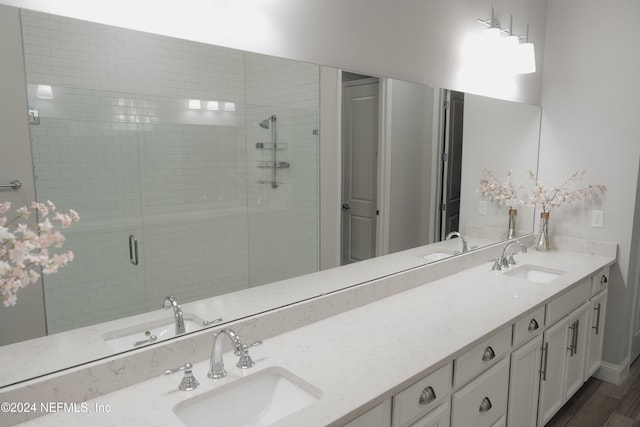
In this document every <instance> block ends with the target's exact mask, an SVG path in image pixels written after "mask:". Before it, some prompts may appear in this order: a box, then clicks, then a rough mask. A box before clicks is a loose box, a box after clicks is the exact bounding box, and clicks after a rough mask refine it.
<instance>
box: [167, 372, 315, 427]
mask: <svg viewBox="0 0 640 427" xmlns="http://www.w3.org/2000/svg"><path fill="white" fill-rule="evenodd" d="M321 394H322V393H321V392H320V391H319V390H317V389H316V388H315V387H313V386H312V385H310V384H308V383H306V382H305V381H303V380H302V379H300V378H298V377H296V376H295V375H293V374H292V373H291V372H289V371H287V370H286V369H283V368H267V369H265V370H264V371H261V372H257V373H255V374H252V375H249V376H247V377H244V378H240V379H238V380H236V381H234V382H232V383H230V384H228V385H225V386H223V387H221V388H219V389H215V390H211V391H210V392H207V393H205V394H202V395H200V396H196V397H192V398H190V399H187V400H184V401H182V402H180V403H178V404H177V405H175V406H174V407H173V412H174V413H175V414H176V415H177V416H178V418H180V420H181V421H182V422H183V423H184V424H185V426H187V427H200V426H203V427H204V426H212V425H216V426H225V427H250V426H255V427H259V426H260V427H262V426H269V425H271V424H273V423H275V422H277V421H279V420H282V419H283V418H285V417H287V416H289V415H291V414H293V413H295V412H298V411H299V410H301V409H303V408H305V407H307V406H309V405H311V404H312V403H314V402H315V401H317V400H318V399H319V398H320V396H321Z"/></svg>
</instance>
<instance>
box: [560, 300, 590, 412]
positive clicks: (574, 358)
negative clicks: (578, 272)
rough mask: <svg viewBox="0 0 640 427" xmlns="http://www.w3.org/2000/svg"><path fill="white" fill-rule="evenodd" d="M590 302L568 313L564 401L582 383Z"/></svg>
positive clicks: (585, 359)
mask: <svg viewBox="0 0 640 427" xmlns="http://www.w3.org/2000/svg"><path fill="white" fill-rule="evenodd" d="M590 310H591V303H589V302H585V303H584V304H582V305H581V306H580V307H579V308H577V309H576V310H575V311H573V312H572V313H571V315H570V318H571V320H570V324H569V334H568V336H567V339H568V341H567V353H568V354H567V359H566V377H565V378H566V384H565V387H564V390H565V392H564V402H566V401H567V400H569V398H570V397H571V396H573V394H574V393H575V392H576V391H578V389H579V388H580V387H582V384H584V380H585V377H584V367H585V363H586V362H587V340H588V338H589V329H590V324H589V319H590V316H589V314H590V313H589V311H590Z"/></svg>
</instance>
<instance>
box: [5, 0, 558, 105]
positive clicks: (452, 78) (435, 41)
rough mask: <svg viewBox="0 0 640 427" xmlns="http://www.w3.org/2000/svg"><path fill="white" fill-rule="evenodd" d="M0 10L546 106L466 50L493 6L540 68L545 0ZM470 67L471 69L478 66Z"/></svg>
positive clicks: (528, 87)
mask: <svg viewBox="0 0 640 427" xmlns="http://www.w3.org/2000/svg"><path fill="white" fill-rule="evenodd" d="M0 3H5V4H10V5H14V6H19V7H25V8H31V9H35V10H40V11H46V12H50V13H56V14H60V15H65V16H71V17H76V18H80V19H86V20H89V21H95V22H101V23H106V24H112V25H117V26H123V27H126V28H133V29H138V30H142V31H149V32H154V33H158V34H164V35H170V36H175V37H180V38H185V39H188V40H195V41H201V42H205V43H212V44H217V45H221V46H227V47H233V48H238V49H243V50H248V51H254V52H259V53H266V54H271V55H275V56H281V57H285V58H290V59H298V60H303V61H309V62H313V63H318V64H322V65H329V66H334V67H338V68H343V69H346V70H351V71H357V72H361V73H364V74H370V75H378V76H384V77H393V78H397V79H401V80H408V81H414V82H417V83H426V84H432V85H434V86H436V87H444V88H448V89H454V90H459V91H464V92H470V93H477V94H482V95H489V96H498V97H501V98H505V99H512V100H518V101H524V102H528V103H534V104H539V100H540V84H541V73H535V74H530V75H523V76H519V77H517V78H516V79H513V80H511V81H507V80H509V79H504V78H500V79H498V80H497V81H496V80H493V79H489V80H486V81H485V80H482V81H479V80H478V79H477V78H475V77H477V75H476V76H475V77H474V76H472V75H470V74H468V73H467V71H469V69H468V68H469V64H468V63H465V58H463V57H462V54H461V51H462V49H463V48H464V44H465V41H467V40H468V38H469V36H470V35H475V34H478V32H479V31H481V30H482V29H484V28H486V27H484V26H483V24H480V23H478V22H477V21H476V20H477V19H478V18H483V19H489V18H490V16H491V6H492V5H495V8H496V13H497V19H499V20H500V21H501V23H502V25H503V27H505V26H508V22H509V15H513V20H514V30H515V32H516V33H517V34H519V35H523V34H525V32H526V25H527V23H528V24H529V27H530V31H529V34H530V39H531V41H533V42H534V43H535V45H536V55H537V65H538V69H541V65H542V54H543V51H544V32H545V13H546V0H541V1H529V0H492V1H488V0H481V1H473V2H470V1H468V0H431V1H420V2H403V3H397V2H392V1H388V0H351V1H348V2H345V1H341V0H315V1H305V2H300V1H299V0H265V1H260V2H256V1H249V0H215V1H211V0H188V1H187V0H185V1H181V2H157V1H153V0H138V1H135V2H131V1H128V0H111V1H109V2H86V1H83V0H66V1H56V2H51V1H48V0H2V1H0ZM150 11H153V13H150ZM141 17H144V19H141ZM465 66H467V68H465ZM471 68H473V69H472V70H470V71H471V72H474V71H475V69H476V68H477V67H475V64H472V65H471ZM505 83H506V85H505Z"/></svg>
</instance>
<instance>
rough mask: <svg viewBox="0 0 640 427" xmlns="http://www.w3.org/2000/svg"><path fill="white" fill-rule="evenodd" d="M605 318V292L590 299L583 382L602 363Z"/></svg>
mask: <svg viewBox="0 0 640 427" xmlns="http://www.w3.org/2000/svg"><path fill="white" fill-rule="evenodd" d="M606 317H607V290H606V289H605V290H604V291H602V292H601V293H599V294H598V295H596V296H595V297H593V298H592V299H591V325H590V326H591V328H590V330H589V351H588V354H587V365H586V372H585V380H586V379H588V378H589V377H590V376H592V375H593V374H594V373H595V372H596V371H597V370H598V368H599V367H600V364H601V363H602V344H603V342H604V320H605V319H606Z"/></svg>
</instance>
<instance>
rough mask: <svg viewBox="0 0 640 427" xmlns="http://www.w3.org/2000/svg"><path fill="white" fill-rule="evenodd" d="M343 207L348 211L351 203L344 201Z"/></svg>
mask: <svg viewBox="0 0 640 427" xmlns="http://www.w3.org/2000/svg"><path fill="white" fill-rule="evenodd" d="M342 209H344V210H345V211H348V210H349V209H350V207H349V203H343V204H342Z"/></svg>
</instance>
